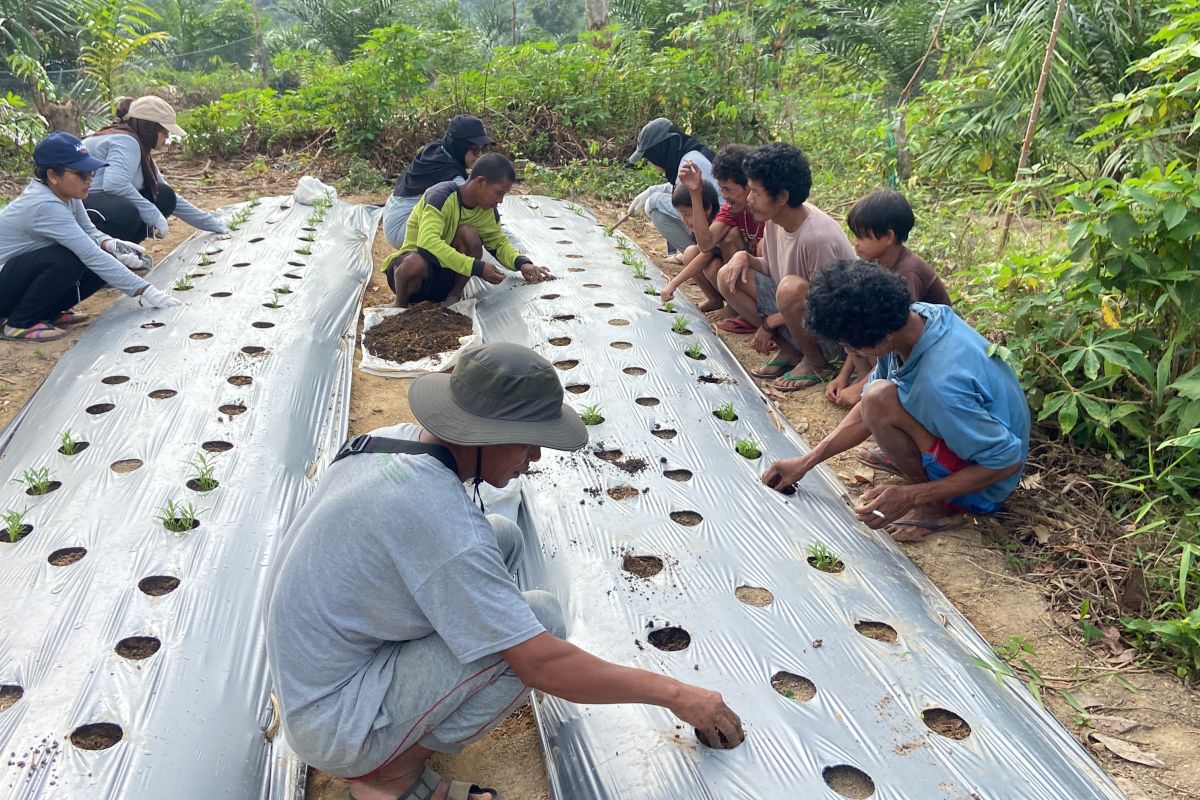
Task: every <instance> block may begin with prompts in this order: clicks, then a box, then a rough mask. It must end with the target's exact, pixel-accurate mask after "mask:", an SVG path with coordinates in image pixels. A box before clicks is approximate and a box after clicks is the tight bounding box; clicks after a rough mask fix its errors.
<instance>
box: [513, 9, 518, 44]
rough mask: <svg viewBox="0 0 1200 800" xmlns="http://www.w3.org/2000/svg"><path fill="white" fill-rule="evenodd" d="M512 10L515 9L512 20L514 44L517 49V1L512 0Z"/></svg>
mask: <svg viewBox="0 0 1200 800" xmlns="http://www.w3.org/2000/svg"><path fill="white" fill-rule="evenodd" d="M512 9H513V15H512V17H513V19H512V29H513V31H512V33H513V42H512V43H513V47H516V46H517V0H512Z"/></svg>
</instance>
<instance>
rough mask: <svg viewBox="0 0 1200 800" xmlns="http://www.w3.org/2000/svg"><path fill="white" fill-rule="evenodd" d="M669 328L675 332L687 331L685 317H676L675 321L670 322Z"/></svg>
mask: <svg viewBox="0 0 1200 800" xmlns="http://www.w3.org/2000/svg"><path fill="white" fill-rule="evenodd" d="M671 330H673V331H675V333H688V321H687V317H676V318H675V321H674V322H673V323H671Z"/></svg>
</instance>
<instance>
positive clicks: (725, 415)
mask: <svg viewBox="0 0 1200 800" xmlns="http://www.w3.org/2000/svg"><path fill="white" fill-rule="evenodd" d="M715 413H716V415H717V416H718V417H720V418H721V419H723V420H725V421H726V422H733V421H734V420H735V419H737V412H736V411H734V410H733V402H732V401H731V402H728V403H721V405H719V406H717V410H716V412H715Z"/></svg>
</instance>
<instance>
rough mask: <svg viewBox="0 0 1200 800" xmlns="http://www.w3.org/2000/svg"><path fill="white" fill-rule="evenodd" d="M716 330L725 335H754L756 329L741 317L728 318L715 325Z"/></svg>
mask: <svg viewBox="0 0 1200 800" xmlns="http://www.w3.org/2000/svg"><path fill="white" fill-rule="evenodd" d="M717 330H719V331H725V332H726V333H741V334H749V333H754V332H755V331H756V330H758V328H755V327H754V326H753V325H751V324H750V323H749V322H746V320H744V319H742V318H741V317H729V318H728V319H723V320H721V321H720V322H718V323H717Z"/></svg>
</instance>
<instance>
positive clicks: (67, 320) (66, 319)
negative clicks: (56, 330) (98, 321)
mask: <svg viewBox="0 0 1200 800" xmlns="http://www.w3.org/2000/svg"><path fill="white" fill-rule="evenodd" d="M88 319H89V316H88V315H87V314H83V313H81V312H78V311H64V312H62V313H61V314H59V315H58V316H57V317H55V318H54V319H52V320H51V322H52V323H53V324H54V325H57V326H58V327H60V328H62V327H64V326H66V325H78V324H79V323H81V322H87V321H88Z"/></svg>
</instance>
